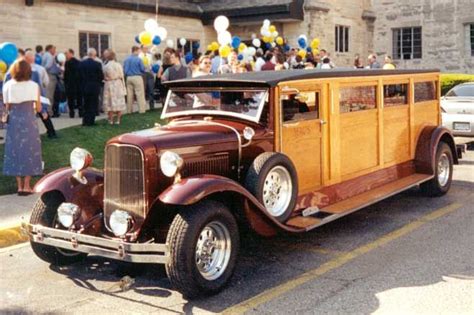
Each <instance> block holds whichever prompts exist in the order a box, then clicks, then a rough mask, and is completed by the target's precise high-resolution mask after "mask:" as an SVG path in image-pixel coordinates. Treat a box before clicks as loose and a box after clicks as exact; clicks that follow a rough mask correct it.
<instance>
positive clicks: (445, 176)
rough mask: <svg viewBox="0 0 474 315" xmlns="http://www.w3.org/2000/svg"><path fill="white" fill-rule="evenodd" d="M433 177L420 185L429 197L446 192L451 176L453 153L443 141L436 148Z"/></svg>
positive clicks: (449, 185)
mask: <svg viewBox="0 0 474 315" xmlns="http://www.w3.org/2000/svg"><path fill="white" fill-rule="evenodd" d="M434 168H435V170H434V173H435V174H434V175H435V176H434V177H433V178H432V179H431V180H430V181H428V182H425V183H423V184H421V185H420V188H421V191H422V192H423V193H424V194H425V195H427V196H430V197H438V196H442V195H444V194H446V193H447V192H448V190H449V188H450V187H451V182H452V178H453V153H452V151H451V148H450V147H449V145H448V144H446V143H445V142H440V143H439V145H438V149H437V150H436V159H435V165H434Z"/></svg>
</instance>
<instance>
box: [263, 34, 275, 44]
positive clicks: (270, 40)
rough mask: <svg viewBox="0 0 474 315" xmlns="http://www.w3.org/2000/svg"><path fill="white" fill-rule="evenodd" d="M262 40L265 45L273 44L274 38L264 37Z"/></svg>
mask: <svg viewBox="0 0 474 315" xmlns="http://www.w3.org/2000/svg"><path fill="white" fill-rule="evenodd" d="M262 40H263V42H264V43H271V42H272V41H273V38H272V37H271V36H263V38H262Z"/></svg>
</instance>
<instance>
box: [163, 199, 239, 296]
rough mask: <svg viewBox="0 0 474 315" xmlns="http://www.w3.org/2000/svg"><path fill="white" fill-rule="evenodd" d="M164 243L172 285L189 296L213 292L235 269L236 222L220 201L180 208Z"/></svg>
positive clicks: (237, 246) (236, 249) (168, 273)
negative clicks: (166, 249) (166, 247)
mask: <svg viewBox="0 0 474 315" xmlns="http://www.w3.org/2000/svg"><path fill="white" fill-rule="evenodd" d="M167 243H168V245H169V246H170V260H169V262H168V263H167V264H166V273H167V275H168V278H169V279H170V281H171V283H172V285H173V286H174V287H175V288H176V289H177V290H178V291H180V292H181V293H182V294H183V295H184V296H186V297H189V298H193V297H196V296H200V295H208V294H214V293H217V292H218V291H219V290H221V289H222V288H223V287H224V286H225V285H226V284H227V283H228V281H229V280H230V278H231V276H232V274H233V271H234V267H235V263H236V260H237V252H238V249H239V234H238V228H237V222H236V220H235V218H234V216H233V215H232V214H231V213H230V211H229V210H228V209H227V207H225V206H224V205H223V204H222V203H220V202H216V201H211V200H206V201H202V202H200V203H198V204H195V205H192V206H189V207H186V208H185V209H182V210H181V211H179V213H178V214H177V215H176V217H175V218H174V220H173V222H172V223H171V227H170V230H169V232H168V237H167Z"/></svg>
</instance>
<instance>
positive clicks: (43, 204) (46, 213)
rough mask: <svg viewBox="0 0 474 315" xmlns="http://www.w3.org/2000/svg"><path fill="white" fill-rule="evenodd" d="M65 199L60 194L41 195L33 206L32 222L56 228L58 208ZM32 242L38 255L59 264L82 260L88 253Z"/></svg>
mask: <svg viewBox="0 0 474 315" xmlns="http://www.w3.org/2000/svg"><path fill="white" fill-rule="evenodd" d="M63 201H64V199H63V198H62V196H60V195H59V194H51V195H49V196H41V197H40V198H39V199H38V200H37V201H36V204H35V206H34V208H33V212H32V213H31V219H30V223H31V224H40V225H42V226H45V227H51V228H56V225H57V224H59V223H57V221H56V213H57V209H58V207H59V205H60V204H61V203H62V202H63ZM30 243H31V248H32V249H33V252H34V253H35V254H36V256H38V257H39V258H40V259H41V260H44V261H46V262H48V263H50V264H53V265H57V266H63V265H69V264H72V263H75V262H78V261H81V260H83V259H84V258H85V257H86V256H87V254H84V253H79V252H74V251H70V250H66V249H60V248H56V247H53V246H49V245H44V244H39V243H35V242H33V241H31V242H30Z"/></svg>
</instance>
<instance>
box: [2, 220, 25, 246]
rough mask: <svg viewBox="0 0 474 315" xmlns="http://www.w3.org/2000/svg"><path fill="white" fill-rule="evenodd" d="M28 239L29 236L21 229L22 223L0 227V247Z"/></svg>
mask: <svg viewBox="0 0 474 315" xmlns="http://www.w3.org/2000/svg"><path fill="white" fill-rule="evenodd" d="M27 241H28V236H27V235H25V234H24V233H23V232H22V230H21V225H20V224H18V225H15V226H11V227H4V228H3V227H2V228H0V248H5V247H9V246H13V245H16V244H20V243H24V242H27Z"/></svg>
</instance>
